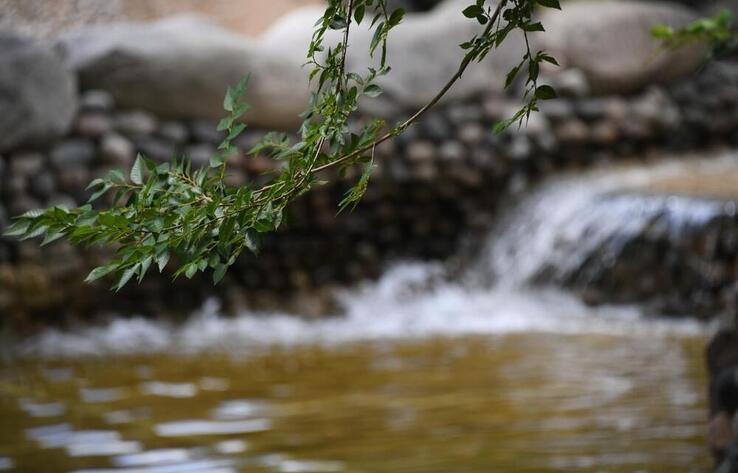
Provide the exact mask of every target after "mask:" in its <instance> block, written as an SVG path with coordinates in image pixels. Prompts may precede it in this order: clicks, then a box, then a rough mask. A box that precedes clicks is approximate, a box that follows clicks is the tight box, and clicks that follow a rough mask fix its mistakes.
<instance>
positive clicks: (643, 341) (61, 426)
mask: <svg viewBox="0 0 738 473" xmlns="http://www.w3.org/2000/svg"><path fill="white" fill-rule="evenodd" d="M645 332H647V333H645V334H644V333H641V332H640V331H639V330H638V326H637V325H636V326H634V329H633V331H632V332H631V333H615V334H608V333H603V332H602V331H601V332H594V333H555V332H542V331H532V332H523V333H513V332H510V333H504V334H502V333H501V334H486V335H480V334H477V335H458V336H449V337H438V336H431V337H420V338H409V339H401V338H395V339H385V340H365V341H354V342H350V343H341V344H336V345H330V344H313V343H306V344H298V345H293V346H286V345H273V346H271V347H270V348H264V349H261V350H259V351H255V352H253V353H251V354H240V353H239V354H233V353H227V352H223V351H209V352H208V351H206V352H199V353H189V354H187V353H176V352H171V353H166V352H158V353H151V354H147V355H131V354H128V355H105V356H97V357H89V356H87V357H68V358H58V359H53V358H31V359H26V360H24V361H17V360H16V361H14V362H13V363H12V364H11V363H7V364H5V365H2V369H0V419H2V422H1V423H0V470H8V471H24V472H50V471H70V472H71V471H74V472H82V471H86V472H98V473H100V472H144V473H169V472H205V473H215V472H223V473H225V472H237V471H242V472H246V471H249V472H252V471H253V472H334V471H340V472H347V473H348V472H367V473H369V472H377V473H380V472H394V473H402V472H408V473H410V472H418V473H431V472H454V473H476V472H479V473H482V472H490V471H500V472H554V471H577V472H613V473H615V472H636V471H638V472H662V471H670V472H688V471H707V470H708V469H709V455H708V454H707V451H706V447H705V445H704V440H703V439H704V435H703V434H704V432H703V431H704V426H705V417H706V409H705V393H704V392H703V391H704V386H705V374H704V371H703V367H702V364H703V362H702V350H703V347H704V339H703V337H702V336H701V335H700V334H698V333H695V334H691V335H688V334H683V333H681V334H674V333H671V334H670V333H668V331H667V333H664V334H660V335H656V336H654V334H653V332H652V331H648V330H646V331H645Z"/></svg>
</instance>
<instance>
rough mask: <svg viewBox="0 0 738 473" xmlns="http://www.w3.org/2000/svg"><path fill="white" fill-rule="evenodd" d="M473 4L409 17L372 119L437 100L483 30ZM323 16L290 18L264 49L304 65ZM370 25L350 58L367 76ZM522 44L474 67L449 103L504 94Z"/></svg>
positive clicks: (331, 39) (356, 37)
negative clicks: (471, 12) (467, 12)
mask: <svg viewBox="0 0 738 473" xmlns="http://www.w3.org/2000/svg"><path fill="white" fill-rule="evenodd" d="M467 4H468V2H466V0H463V1H462V0H447V1H445V2H442V3H441V4H439V5H438V6H437V7H436V8H435V9H433V10H432V11H430V12H427V13H416V14H408V15H405V18H404V20H403V22H402V23H401V24H400V25H399V26H398V27H396V28H394V29H393V30H392V39H391V40H390V41H389V44H388V56H387V57H388V60H389V63H390V64H391V66H392V72H391V73H390V74H388V75H386V76H383V77H381V78H379V80H378V83H379V85H381V86H382V88H383V89H384V91H385V94H384V95H382V96H380V97H379V98H378V99H372V100H366V101H363V102H362V103H361V104H360V105H361V107H362V108H363V109H364V110H366V111H369V112H370V113H377V114H388V113H393V114H394V113H397V112H400V111H403V110H408V109H413V108H416V107H418V106H421V105H423V104H425V103H426V102H428V101H429V100H430V99H431V98H432V97H433V96H435V94H436V93H437V92H438V90H439V89H440V88H441V87H442V86H443V85H444V84H445V83H446V82H447V81H448V79H449V78H450V76H451V75H452V74H453V73H454V72H455V71H456V69H457V68H458V66H459V63H460V62H461V59H462V55H463V51H461V50H460V49H459V47H458V45H459V44H460V43H462V42H464V41H467V40H468V39H469V38H471V37H472V36H473V35H474V34H478V33H479V32H480V30H481V28H483V27H482V26H481V25H479V24H478V23H475V22H474V21H469V19H467V18H464V16H463V15H461V10H462V9H463V8H464V7H465V6H467ZM322 14H323V9H322V8H320V7H309V8H304V9H300V10H296V11H295V12H293V13H291V14H288V15H285V16H284V17H283V18H281V19H280V20H279V21H277V22H276V23H275V24H274V25H273V26H272V27H271V28H270V29H269V30H268V31H267V32H266V33H265V34H264V36H263V37H262V39H261V42H260V48H263V49H264V51H265V52H266V53H268V54H272V55H278V56H280V55H281V56H283V57H284V56H286V55H288V56H289V57H290V59H291V60H292V61H294V62H295V63H300V62H304V56H305V52H304V51H305V45H306V44H309V41H310V37H311V36H312V30H313V25H314V24H315V21H316V20H317V19H318V18H320V17H321V16H322ZM368 23H369V22H365V23H364V24H362V25H361V27H359V28H355V29H353V30H352V36H353V38H352V41H351V46H352V47H351V48H350V49H349V51H348V56H347V60H348V67H349V69H351V70H355V71H364V70H366V68H367V67H369V66H371V65H375V64H374V62H375V61H372V60H370V59H369V58H368V57H367V56H368V55H367V54H366V51H367V50H368V47H369V44H370V41H371V39H372V33H371V32H370V31H369V30H368ZM365 24H366V25H367V26H364V25H365ZM521 39H522V36H521V35H517V33H513V34H511V35H510V37H509V40H508V41H505V43H504V44H503V45H502V46H501V47H500V49H498V50H496V51H495V52H494V53H493V54H490V55H489V56H488V57H487V58H486V59H485V60H484V61H483V62H482V63H481V64H474V66H473V67H469V68H468V69H467V71H466V72H465V73H464V75H463V76H462V78H461V79H460V81H459V82H458V83H457V86H456V87H453V88H452V89H451V90H450V91H449V93H448V94H447V95H446V96H445V97H444V100H453V99H461V98H467V97H472V96H474V95H478V94H479V93H481V92H486V91H495V92H500V91H501V89H502V86H503V85H504V81H505V75H506V74H507V72H508V71H509V70H510V69H511V68H512V67H513V66H515V65H517V64H518V63H519V62H520V58H521V57H522V55H523V47H524V46H523V44H524V43H523V41H522V40H521ZM337 41H338V36H337V35H328V40H327V42H326V43H327V44H332V43H335V42H337Z"/></svg>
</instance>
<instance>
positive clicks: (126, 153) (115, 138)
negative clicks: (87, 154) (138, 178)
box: [100, 133, 136, 166]
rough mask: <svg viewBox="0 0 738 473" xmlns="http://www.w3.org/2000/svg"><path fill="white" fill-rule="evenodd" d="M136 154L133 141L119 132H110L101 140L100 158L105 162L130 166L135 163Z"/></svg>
mask: <svg viewBox="0 0 738 473" xmlns="http://www.w3.org/2000/svg"><path fill="white" fill-rule="evenodd" d="M135 155H136V150H135V149H134V147H133V143H131V142H130V141H129V140H128V139H127V138H124V137H123V136H121V135H119V134H117V133H108V134H107V135H105V136H103V138H102V140H100V159H102V161H103V162H106V163H110V164H115V165H118V166H128V165H130V164H131V163H133V159H134V157H135Z"/></svg>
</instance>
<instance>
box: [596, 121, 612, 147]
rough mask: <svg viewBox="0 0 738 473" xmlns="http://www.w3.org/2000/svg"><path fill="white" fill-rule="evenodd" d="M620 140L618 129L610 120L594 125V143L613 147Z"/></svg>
mask: <svg viewBox="0 0 738 473" xmlns="http://www.w3.org/2000/svg"><path fill="white" fill-rule="evenodd" d="M617 139H618V127H617V126H615V124H614V123H612V122H611V121H609V120H602V121H599V122H597V123H595V124H594V125H592V141H593V142H594V143H596V144H598V145H602V146H611V145H612V144H613V143H615V142H616V141H617Z"/></svg>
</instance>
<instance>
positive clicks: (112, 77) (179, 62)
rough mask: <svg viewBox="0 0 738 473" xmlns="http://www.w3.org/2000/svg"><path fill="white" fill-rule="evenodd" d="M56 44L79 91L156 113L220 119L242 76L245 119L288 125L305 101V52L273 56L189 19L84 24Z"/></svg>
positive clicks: (295, 119) (296, 120)
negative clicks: (74, 75)
mask: <svg viewBox="0 0 738 473" xmlns="http://www.w3.org/2000/svg"><path fill="white" fill-rule="evenodd" d="M307 44H308V43H302V44H300V51H303V52H304V51H305V50H306V45H307ZM59 46H60V48H61V50H62V51H64V53H65V56H66V59H67V63H68V64H69V66H70V67H71V68H73V69H74V70H76V71H77V72H78V74H79V77H80V82H81V86H82V88H83V89H102V90H106V91H108V92H110V93H111V94H112V95H113V97H114V98H115V101H116V103H117V104H118V106H120V107H125V108H134V109H141V110H147V111H149V112H152V113H154V114H156V115H157V116H160V117H170V118H175V119H180V118H181V119H187V118H210V119H219V118H220V117H222V116H223V115H224V112H223V96H224V95H225V90H226V88H227V87H228V86H231V85H235V84H236V83H238V81H240V80H241V79H242V78H243V77H245V76H246V75H247V74H248V73H251V85H250V87H249V90H248V93H247V101H248V102H249V103H250V104H251V105H252V107H253V108H252V109H251V111H250V112H249V113H247V116H246V119H247V120H249V121H251V122H252V123H255V124H259V125H264V126H269V127H277V128H289V127H292V126H294V125H295V124H298V123H299V122H300V119H299V116H298V115H299V113H300V112H301V111H302V109H303V108H304V107H305V105H306V104H307V101H308V98H309V92H308V83H307V73H308V72H307V70H306V69H304V68H302V67H301V64H302V63H303V62H304V57H303V58H301V59H300V61H299V62H298V61H292V60H290V59H289V58H287V57H285V55H282V54H272V53H271V52H267V51H264V50H263V49H262V48H257V47H255V45H254V43H253V41H251V40H249V39H248V38H244V37H240V36H237V35H235V34H232V33H230V32H228V31H226V30H225V29H223V28H221V27H219V26H218V25H216V24H215V23H212V22H209V21H207V20H204V19H201V18H197V17H194V16H183V17H174V18H168V19H165V20H161V21H157V22H153V23H129V24H110V25H104V26H96V27H89V28H86V29H83V30H78V31H75V32H72V33H68V34H65V35H63V36H61V37H60V39H59ZM289 47H290V46H287V48H289ZM291 54H292V53H289V55H291ZM303 56H304V54H303Z"/></svg>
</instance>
